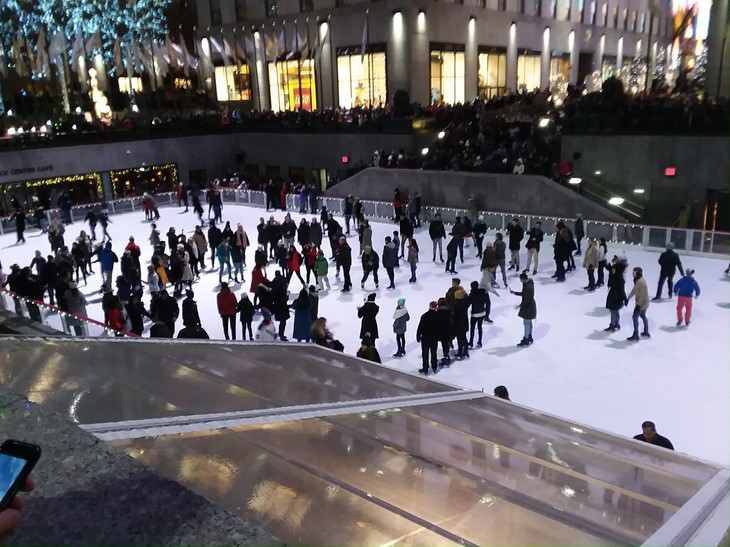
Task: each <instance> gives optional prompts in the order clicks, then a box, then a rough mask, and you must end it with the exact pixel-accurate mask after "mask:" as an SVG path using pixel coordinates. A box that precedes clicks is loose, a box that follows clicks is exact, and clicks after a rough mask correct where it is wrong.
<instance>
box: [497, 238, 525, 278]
mask: <svg viewBox="0 0 730 547" xmlns="http://www.w3.org/2000/svg"><path fill="white" fill-rule="evenodd" d="M494 254H495V255H496V256H495V258H496V259H497V266H498V267H499V270H500V272H501V273H502V283H504V288H505V289H506V288H507V272H506V271H505V260H506V259H507V258H506V245H505V243H504V237H503V236H502V234H501V233H499V232H497V233H496V234H495V235H494ZM518 260H519V257H518ZM494 277H495V278H496V277H497V274H496V270H495V275H494Z"/></svg>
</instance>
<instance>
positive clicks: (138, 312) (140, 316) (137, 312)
mask: <svg viewBox="0 0 730 547" xmlns="http://www.w3.org/2000/svg"><path fill="white" fill-rule="evenodd" d="M125 309H126V310H127V316H128V317H129V322H130V323H131V328H130V329H129V331H130V332H132V333H134V334H136V335H138V336H142V332H144V318H145V317H149V318H150V319H152V316H151V315H150V313H149V312H148V311H147V309H146V308H145V307H144V304H143V303H142V301H141V300H140V299H139V297H138V296H137V295H136V294H132V295H131V296H130V297H129V302H127V305H126V306H125Z"/></svg>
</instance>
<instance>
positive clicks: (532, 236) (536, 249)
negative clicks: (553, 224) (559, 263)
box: [525, 220, 545, 275]
mask: <svg viewBox="0 0 730 547" xmlns="http://www.w3.org/2000/svg"><path fill="white" fill-rule="evenodd" d="M544 235H545V234H543V231H542V222H540V221H539V220H538V221H537V222H535V224H534V225H533V227H532V228H530V231H529V233H528V234H527V243H525V248H526V249H527V266H526V267H525V269H526V270H527V271H529V270H530V265H531V264H532V275H535V274H537V267H538V255H539V254H540V243H542V241H543V238H544ZM533 260H534V264H533Z"/></svg>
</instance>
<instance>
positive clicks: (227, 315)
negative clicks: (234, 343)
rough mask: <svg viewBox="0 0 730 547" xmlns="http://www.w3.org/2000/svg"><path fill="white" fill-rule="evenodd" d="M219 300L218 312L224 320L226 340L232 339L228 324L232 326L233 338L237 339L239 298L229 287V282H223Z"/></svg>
mask: <svg viewBox="0 0 730 547" xmlns="http://www.w3.org/2000/svg"><path fill="white" fill-rule="evenodd" d="M216 298H217V300H218V313H219V314H220V316H221V319H222V320H223V334H224V335H225V337H226V340H230V338H229V336H228V326H229V325H230V327H231V334H232V335H233V339H234V340H235V339H236V307H237V306H238V300H237V299H236V295H235V294H233V291H231V289H229V288H228V283H221V290H220V292H219V293H218V296H217V297H216Z"/></svg>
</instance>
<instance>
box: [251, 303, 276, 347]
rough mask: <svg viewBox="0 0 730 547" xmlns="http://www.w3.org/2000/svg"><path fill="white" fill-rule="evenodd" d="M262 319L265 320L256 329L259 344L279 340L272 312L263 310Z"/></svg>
mask: <svg viewBox="0 0 730 547" xmlns="http://www.w3.org/2000/svg"><path fill="white" fill-rule="evenodd" d="M261 317H262V318H263V319H262V321H261V323H260V324H259V326H258V328H257V329H256V341H257V342H275V341H277V340H278V339H279V333H277V332H276V326H275V325H274V322H273V321H272V320H271V312H270V311H269V310H267V309H266V308H262V309H261Z"/></svg>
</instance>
